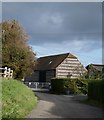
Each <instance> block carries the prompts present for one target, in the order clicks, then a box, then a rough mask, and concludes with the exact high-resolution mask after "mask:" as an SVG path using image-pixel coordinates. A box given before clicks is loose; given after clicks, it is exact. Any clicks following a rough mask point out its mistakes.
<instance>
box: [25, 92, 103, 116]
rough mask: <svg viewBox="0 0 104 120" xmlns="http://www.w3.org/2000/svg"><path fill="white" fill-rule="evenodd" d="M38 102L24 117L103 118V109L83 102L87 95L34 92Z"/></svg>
mask: <svg viewBox="0 0 104 120" xmlns="http://www.w3.org/2000/svg"><path fill="white" fill-rule="evenodd" d="M36 95H37V96H38V97H39V103H38V105H37V107H36V108H35V109H33V110H32V111H31V113H30V114H29V115H28V116H26V118H103V117H104V116H103V110H102V109H100V108H97V107H93V106H90V105H86V104H83V103H81V102H79V101H80V100H83V99H86V98H87V96H74V95H54V94H50V93H44V92H43V93H42V92H36Z"/></svg>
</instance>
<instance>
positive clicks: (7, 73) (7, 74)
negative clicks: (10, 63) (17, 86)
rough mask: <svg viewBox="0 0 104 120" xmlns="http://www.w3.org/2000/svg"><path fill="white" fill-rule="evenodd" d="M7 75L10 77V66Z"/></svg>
mask: <svg viewBox="0 0 104 120" xmlns="http://www.w3.org/2000/svg"><path fill="white" fill-rule="evenodd" d="M7 76H8V78H10V68H8V72H7Z"/></svg>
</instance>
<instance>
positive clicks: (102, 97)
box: [88, 80, 104, 103]
mask: <svg viewBox="0 0 104 120" xmlns="http://www.w3.org/2000/svg"><path fill="white" fill-rule="evenodd" d="M88 98H89V99H92V100H97V101H99V102H101V103H104V81H103V80H99V81H91V82H89V84H88Z"/></svg>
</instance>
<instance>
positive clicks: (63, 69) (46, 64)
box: [31, 53, 87, 82]
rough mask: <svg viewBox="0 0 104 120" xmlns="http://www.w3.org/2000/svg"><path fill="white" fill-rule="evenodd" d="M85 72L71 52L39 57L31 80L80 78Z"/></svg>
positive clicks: (47, 80)
mask: <svg viewBox="0 0 104 120" xmlns="http://www.w3.org/2000/svg"><path fill="white" fill-rule="evenodd" d="M86 72H87V70H86V68H85V67H84V66H83V65H82V64H81V62H80V61H79V60H78V58H77V57H76V56H74V55H72V54H71V53H65V54H58V55H52V56H45V57H40V58H38V59H37V64H36V66H35V68H34V73H33V74H32V76H31V81H38V82H50V80H51V78H54V77H57V78H80V77H82V76H83V75H84V74H85V73H86Z"/></svg>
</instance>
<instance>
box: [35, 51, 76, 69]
mask: <svg viewBox="0 0 104 120" xmlns="http://www.w3.org/2000/svg"><path fill="white" fill-rule="evenodd" d="M68 56H69V57H70V58H76V57H75V56H74V55H72V54H71V53H66V54H59V55H53V56H46V57H40V58H38V60H37V65H36V67H35V70H52V69H56V68H57V67H58V66H59V65H60V64H61V63H62V62H63V61H64V60H65V58H67V57H68Z"/></svg>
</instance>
